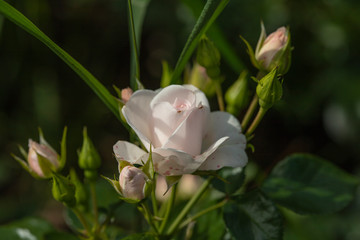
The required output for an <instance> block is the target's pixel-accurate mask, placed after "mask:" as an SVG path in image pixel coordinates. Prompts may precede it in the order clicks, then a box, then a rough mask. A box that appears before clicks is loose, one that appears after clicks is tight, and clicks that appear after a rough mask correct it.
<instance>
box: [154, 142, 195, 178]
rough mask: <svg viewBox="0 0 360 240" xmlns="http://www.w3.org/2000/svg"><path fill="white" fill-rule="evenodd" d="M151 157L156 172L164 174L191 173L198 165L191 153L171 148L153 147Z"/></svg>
mask: <svg viewBox="0 0 360 240" xmlns="http://www.w3.org/2000/svg"><path fill="white" fill-rule="evenodd" d="M152 159H153V162H154V166H155V170H156V172H158V173H160V174H161V175H164V176H176V175H183V174H187V173H192V172H194V171H196V169H197V168H198V166H199V165H200V164H198V163H197V162H196V161H195V159H194V158H193V157H192V156H191V155H189V154H187V153H185V152H182V151H178V150H176V149H171V148H168V149H165V148H157V149H154V151H153V158H152Z"/></svg>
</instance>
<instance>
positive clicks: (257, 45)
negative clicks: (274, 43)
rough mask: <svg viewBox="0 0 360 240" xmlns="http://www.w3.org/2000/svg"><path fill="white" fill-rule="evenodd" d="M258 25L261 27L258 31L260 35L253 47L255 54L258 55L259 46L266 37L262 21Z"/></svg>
mask: <svg viewBox="0 0 360 240" xmlns="http://www.w3.org/2000/svg"><path fill="white" fill-rule="evenodd" d="M260 27H261V33H260V37H259V40H258V42H257V44H256V49H255V56H256V55H258V53H259V51H260V49H261V47H262V46H263V44H264V42H265V39H266V30H265V26H264V23H263V21H261V22H260Z"/></svg>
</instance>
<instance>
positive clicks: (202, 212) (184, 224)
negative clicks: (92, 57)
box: [179, 199, 228, 229]
mask: <svg viewBox="0 0 360 240" xmlns="http://www.w3.org/2000/svg"><path fill="white" fill-rule="evenodd" d="M227 202H228V199H224V200H223V201H221V202H219V203H217V204H215V205H213V206H211V207H208V208H206V209H204V210H202V211H200V212H198V213H197V214H195V215H194V216H192V217H189V218H188V219H186V220H185V221H184V222H182V224H181V225H180V226H179V229H181V228H183V227H185V226H186V225H188V224H189V223H191V222H192V221H194V220H195V219H197V218H199V217H201V216H202V215H204V214H206V213H208V212H211V211H213V210H215V209H218V208H220V207H222V206H224V205H225V204H226V203H227Z"/></svg>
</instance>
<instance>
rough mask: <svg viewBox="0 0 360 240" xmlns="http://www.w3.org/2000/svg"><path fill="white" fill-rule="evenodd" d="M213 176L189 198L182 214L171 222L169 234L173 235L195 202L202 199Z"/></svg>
mask: <svg viewBox="0 0 360 240" xmlns="http://www.w3.org/2000/svg"><path fill="white" fill-rule="evenodd" d="M213 178H214V177H213V176H210V177H209V178H208V179H207V180H206V181H205V182H204V183H203V185H202V186H201V187H200V189H199V190H198V191H197V192H196V193H195V195H194V196H193V197H192V198H191V199H190V200H189V202H188V203H187V204H186V206H185V207H184V208H183V210H182V211H181V212H180V214H179V215H178V216H177V217H176V219H175V220H174V222H173V223H172V224H171V226H170V227H169V229H168V231H167V235H172V234H173V233H174V232H175V231H176V230H177V228H178V226H179V224H180V222H181V221H182V220H183V219H184V217H185V216H186V214H188V213H189V211H190V210H191V208H192V207H193V206H194V205H195V203H196V202H197V201H198V200H199V199H200V197H201V196H202V195H203V193H204V192H205V190H206V189H207V187H208V186H209V184H210V182H211V180H212V179H213Z"/></svg>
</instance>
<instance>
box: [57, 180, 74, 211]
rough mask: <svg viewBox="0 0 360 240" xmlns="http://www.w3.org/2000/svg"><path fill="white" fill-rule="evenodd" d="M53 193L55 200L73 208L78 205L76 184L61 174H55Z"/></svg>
mask: <svg viewBox="0 0 360 240" xmlns="http://www.w3.org/2000/svg"><path fill="white" fill-rule="evenodd" d="M52 179H53V186H52V195H53V197H54V199H55V200H57V201H59V202H61V203H63V204H65V205H66V206H68V207H70V208H73V207H75V205H76V199H75V186H74V185H73V184H72V182H71V181H70V180H69V179H68V178H66V177H64V176H62V175H59V174H55V173H54V174H53V175H52Z"/></svg>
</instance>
